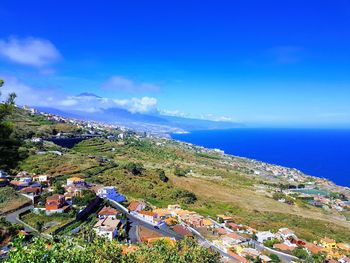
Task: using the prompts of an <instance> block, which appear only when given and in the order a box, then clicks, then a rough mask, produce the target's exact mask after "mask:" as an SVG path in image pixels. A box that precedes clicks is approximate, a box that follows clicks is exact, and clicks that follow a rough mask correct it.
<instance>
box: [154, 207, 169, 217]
mask: <svg viewBox="0 0 350 263" xmlns="http://www.w3.org/2000/svg"><path fill="white" fill-rule="evenodd" d="M153 212H154V213H156V214H157V216H158V217H159V218H161V219H166V218H168V217H171V212H170V211H169V210H167V209H161V208H157V209H154V210H153Z"/></svg>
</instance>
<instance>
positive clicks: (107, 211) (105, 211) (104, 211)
mask: <svg viewBox="0 0 350 263" xmlns="http://www.w3.org/2000/svg"><path fill="white" fill-rule="evenodd" d="M118 213H119V212H118V211H117V210H116V209H114V208H112V207H106V206H105V207H104V208H102V209H101V211H100V212H99V213H98V215H100V216H106V215H117V214H118Z"/></svg>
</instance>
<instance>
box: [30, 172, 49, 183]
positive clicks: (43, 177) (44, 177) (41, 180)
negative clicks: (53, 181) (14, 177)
mask: <svg viewBox="0 0 350 263" xmlns="http://www.w3.org/2000/svg"><path fill="white" fill-rule="evenodd" d="M33 181H35V182H39V183H50V177H49V176H48V175H47V174H40V175H35V176H33Z"/></svg>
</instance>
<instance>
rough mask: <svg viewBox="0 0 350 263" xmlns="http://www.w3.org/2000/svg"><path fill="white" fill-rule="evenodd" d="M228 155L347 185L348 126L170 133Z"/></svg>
mask: <svg viewBox="0 0 350 263" xmlns="http://www.w3.org/2000/svg"><path fill="white" fill-rule="evenodd" d="M172 138H174V139H176V140H180V141H185V142H190V143H193V144H197V145H201V146H204V147H207V148H219V149H221V150H224V151H225V153H227V154H232V155H236V156H242V157H247V158H253V159H256V160H259V161H264V162H267V163H271V164H278V165H282V166H286V167H290V168H296V169H299V170H301V171H302V172H304V173H305V174H307V175H313V176H318V177H323V178H327V179H329V180H331V181H333V182H335V183H336V184H338V185H342V186H348V187H350V129H349V130H346V129H343V130H332V129H319V130H318V129H246V128H244V129H243V128H239V129H231V130H210V131H208V130H207V131H194V132H191V133H187V134H172Z"/></svg>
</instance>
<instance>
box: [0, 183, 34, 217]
mask: <svg viewBox="0 0 350 263" xmlns="http://www.w3.org/2000/svg"><path fill="white" fill-rule="evenodd" d="M27 202H29V199H27V198H25V197H24V196H22V195H20V194H18V193H17V192H16V191H15V190H14V189H13V188H12V187H9V186H6V187H0V214H2V213H6V212H8V211H11V210H13V209H16V208H18V207H20V206H22V205H24V204H26V203H27Z"/></svg>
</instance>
